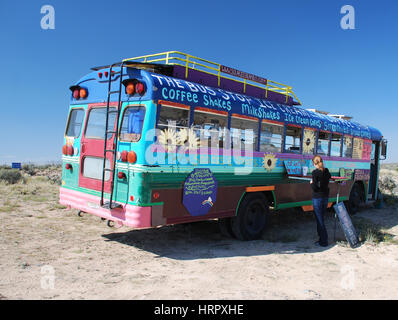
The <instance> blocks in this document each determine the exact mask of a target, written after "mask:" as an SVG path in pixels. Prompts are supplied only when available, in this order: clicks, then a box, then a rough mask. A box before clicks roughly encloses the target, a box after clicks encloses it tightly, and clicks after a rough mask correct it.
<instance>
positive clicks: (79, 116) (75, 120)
mask: <svg viewBox="0 0 398 320" xmlns="http://www.w3.org/2000/svg"><path fill="white" fill-rule="evenodd" d="M83 119H84V110H83V109H72V111H71V113H70V116H69V121H68V126H67V128H66V136H67V137H74V138H78V137H79V136H80V131H81V130H82V124H83Z"/></svg>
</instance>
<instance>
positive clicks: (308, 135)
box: [303, 129, 316, 154]
mask: <svg viewBox="0 0 398 320" xmlns="http://www.w3.org/2000/svg"><path fill="white" fill-rule="evenodd" d="M315 140H316V131H315V130H314V129H304V137H303V153H304V154H314V151H315Z"/></svg>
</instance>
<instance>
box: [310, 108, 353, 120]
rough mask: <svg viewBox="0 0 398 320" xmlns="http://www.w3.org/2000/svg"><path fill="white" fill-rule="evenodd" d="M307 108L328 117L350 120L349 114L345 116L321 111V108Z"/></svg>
mask: <svg viewBox="0 0 398 320" xmlns="http://www.w3.org/2000/svg"><path fill="white" fill-rule="evenodd" d="M307 110H308V111H312V112H316V113H321V114H324V115H327V116H329V117H334V118H337V119H344V120H347V121H350V120H351V119H352V117H351V116H347V115H345V114H331V113H330V112H328V111H322V110H318V109H307Z"/></svg>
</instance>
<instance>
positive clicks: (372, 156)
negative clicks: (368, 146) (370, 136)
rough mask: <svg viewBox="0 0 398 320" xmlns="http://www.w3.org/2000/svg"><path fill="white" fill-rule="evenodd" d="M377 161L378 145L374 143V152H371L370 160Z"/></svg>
mask: <svg viewBox="0 0 398 320" xmlns="http://www.w3.org/2000/svg"><path fill="white" fill-rule="evenodd" d="M375 159H376V145H375V143H374V142H373V143H372V150H371V152H370V160H375Z"/></svg>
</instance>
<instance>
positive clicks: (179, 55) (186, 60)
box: [123, 51, 301, 104]
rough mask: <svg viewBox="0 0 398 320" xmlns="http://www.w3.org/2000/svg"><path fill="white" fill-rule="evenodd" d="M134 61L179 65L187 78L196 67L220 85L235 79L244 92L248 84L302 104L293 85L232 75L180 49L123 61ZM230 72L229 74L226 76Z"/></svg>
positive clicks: (217, 65)
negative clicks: (190, 70)
mask: <svg viewBox="0 0 398 320" xmlns="http://www.w3.org/2000/svg"><path fill="white" fill-rule="evenodd" d="M128 61H134V62H144V63H163V64H167V65H178V66H181V67H184V68H185V78H188V70H189V69H194V70H199V71H201V72H205V73H208V74H211V75H215V76H217V78H218V86H220V81H221V78H223V79H229V80H233V81H236V82H239V83H243V92H246V86H247V85H250V86H254V87H258V88H260V89H264V90H265V95H264V96H265V98H268V91H272V92H276V93H280V94H283V95H285V96H286V102H287V101H288V98H289V97H292V98H293V97H294V98H295V99H296V101H298V102H299V103H300V104H301V102H300V100H299V99H298V98H297V97H296V95H295V94H294V92H293V90H292V87H290V86H287V85H284V84H282V83H279V82H275V81H272V80H269V79H267V83H266V84H263V83H261V82H258V81H255V80H248V79H246V78H243V77H239V76H234V75H232V76H231V75H230V74H229V73H225V72H223V71H222V70H221V69H222V65H221V64H218V63H215V62H211V61H209V60H206V59H202V58H198V57H195V56H192V55H190V54H186V53H183V52H179V51H167V52H161V53H155V54H150V55H145V56H140V57H134V58H129V59H124V60H123V62H128ZM226 74H228V75H229V76H226Z"/></svg>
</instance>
